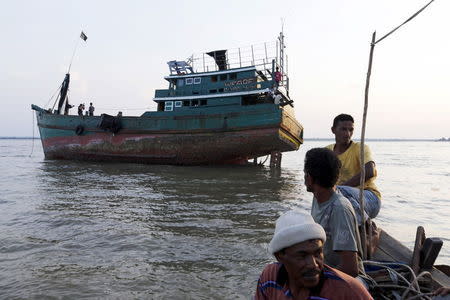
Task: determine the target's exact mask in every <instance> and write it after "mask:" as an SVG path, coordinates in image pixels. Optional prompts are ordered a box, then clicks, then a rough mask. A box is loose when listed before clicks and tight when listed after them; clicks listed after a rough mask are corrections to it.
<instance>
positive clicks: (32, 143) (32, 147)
mask: <svg viewBox="0 0 450 300" xmlns="http://www.w3.org/2000/svg"><path fill="white" fill-rule="evenodd" d="M31 114H32V115H33V121H32V122H33V125H32V127H33V134H32V136H33V140H32V142H31V153H30V155H29V156H28V157H31V155H32V154H33V150H34V111H31Z"/></svg>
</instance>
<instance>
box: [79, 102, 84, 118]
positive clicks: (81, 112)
mask: <svg viewBox="0 0 450 300" xmlns="http://www.w3.org/2000/svg"><path fill="white" fill-rule="evenodd" d="M83 110H84V104H83V103H80V105H78V115H79V116H80V117H82V116H83Z"/></svg>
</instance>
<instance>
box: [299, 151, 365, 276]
mask: <svg viewBox="0 0 450 300" xmlns="http://www.w3.org/2000/svg"><path fill="white" fill-rule="evenodd" d="M340 168H341V162H340V161H339V159H338V158H337V156H336V154H334V153H333V151H331V150H329V149H326V148H314V149H311V150H309V151H308V152H306V156H305V164H304V173H305V186H306V190H307V191H308V192H311V193H313V195H314V198H313V203H312V208H311V215H312V217H313V219H314V221H316V222H317V223H319V224H320V225H321V226H322V227H323V228H324V229H325V232H326V234H327V241H326V242H325V245H324V256H325V262H326V263H327V264H329V265H330V266H332V267H334V268H337V269H339V270H340V271H343V272H345V273H347V274H348V275H350V276H354V277H355V276H357V275H358V274H364V268H363V265H362V261H361V257H360V256H361V254H362V251H361V249H362V247H361V240H360V236H359V230H358V225H357V218H356V215H355V211H354V209H353V207H352V205H351V204H350V202H349V201H348V199H346V198H345V197H343V196H342V195H341V194H339V193H336V182H337V179H338V176H339V171H340Z"/></svg>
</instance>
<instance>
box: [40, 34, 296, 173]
mask: <svg viewBox="0 0 450 300" xmlns="http://www.w3.org/2000/svg"><path fill="white" fill-rule="evenodd" d="M168 66H169V70H170V74H169V75H168V76H166V77H164V78H165V79H166V80H167V81H168V83H169V86H168V88H167V89H160V90H156V91H155V97H154V98H153V101H155V102H156V103H157V111H147V112H144V113H143V114H142V115H141V116H122V115H121V113H119V114H118V115H115V116H112V115H107V114H102V115H100V116H85V115H82V116H79V115H69V114H68V111H69V108H70V107H71V105H70V104H69V101H68V90H69V82H70V74H69V73H68V74H66V76H65V79H64V81H63V83H62V85H61V88H60V93H59V96H58V97H57V99H56V101H55V103H54V105H53V107H52V108H49V109H44V108H41V107H38V106H36V105H32V109H33V110H35V111H36V116H37V123H38V127H39V132H40V136H41V141H42V146H43V149H44V154H45V157H46V158H48V159H75V160H95V161H120V162H138V163H153V164H179V165H190V164H224V163H242V162H246V161H247V160H248V159H251V158H256V157H260V156H266V155H269V154H271V153H280V152H284V151H293V150H297V149H298V148H299V146H300V144H302V142H303V127H302V126H301V125H300V124H299V122H297V120H296V119H295V115H294V110H293V100H292V99H290V97H289V77H288V72H287V71H288V69H287V55H286V53H285V45H284V36H283V34H282V33H280V36H279V37H278V38H277V40H276V41H275V42H273V43H264V44H260V45H257V46H250V47H246V48H238V49H233V50H219V51H211V52H207V53H203V54H200V55H192V56H191V57H189V59H187V60H184V61H177V60H173V61H169V62H168Z"/></svg>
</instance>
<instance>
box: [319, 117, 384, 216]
mask: <svg viewBox="0 0 450 300" xmlns="http://www.w3.org/2000/svg"><path fill="white" fill-rule="evenodd" d="M353 130H354V120H353V117H352V116H350V115H347V114H340V115H338V116H336V117H335V118H334V121H333V127H331V131H332V132H333V134H334V136H335V141H336V143H335V144H331V145H328V146H327V148H328V149H330V150H332V151H333V152H334V153H336V155H337V156H338V158H339V160H340V161H341V163H342V168H341V172H340V174H339V180H338V186H337V190H338V191H339V192H340V193H341V194H342V195H343V196H344V197H346V198H347V199H348V200H349V201H350V203H351V204H352V205H353V207H354V209H355V211H356V215H357V217H358V222H359V223H361V220H360V217H361V212H360V207H359V182H360V177H361V172H360V170H361V165H360V146H361V145H360V143H357V142H354V141H352V135H353ZM364 166H365V183H364V201H365V202H364V211H365V212H366V214H367V215H368V216H369V217H370V218H375V217H376V216H377V215H378V212H379V211H380V206H381V194H380V192H379V191H378V189H377V187H376V185H375V179H376V177H377V170H376V167H375V162H374V161H373V159H372V154H371V152H370V149H369V147H368V146H367V145H364Z"/></svg>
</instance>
